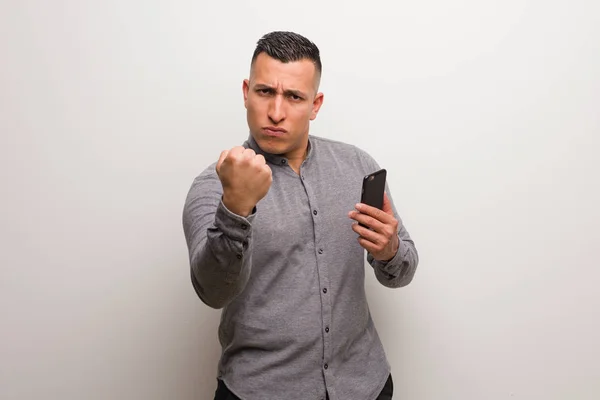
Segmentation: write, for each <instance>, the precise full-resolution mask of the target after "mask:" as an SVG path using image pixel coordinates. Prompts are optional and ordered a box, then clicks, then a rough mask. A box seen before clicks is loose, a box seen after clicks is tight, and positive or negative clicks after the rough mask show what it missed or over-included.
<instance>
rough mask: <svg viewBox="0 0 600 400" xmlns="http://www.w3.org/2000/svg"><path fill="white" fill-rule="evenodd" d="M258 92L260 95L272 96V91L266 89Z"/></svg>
mask: <svg viewBox="0 0 600 400" xmlns="http://www.w3.org/2000/svg"><path fill="white" fill-rule="evenodd" d="M256 91H257V92H258V94H261V95H269V94H271V89H264V88H263V89H257V90H256Z"/></svg>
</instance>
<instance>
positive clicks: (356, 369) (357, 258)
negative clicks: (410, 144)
mask: <svg viewBox="0 0 600 400" xmlns="http://www.w3.org/2000/svg"><path fill="white" fill-rule="evenodd" d="M244 146H245V147H246V148H248V147H250V148H252V149H254V150H255V151H256V152H257V153H260V154H263V155H264V156H265V158H266V160H267V162H268V163H269V166H270V167H271V169H272V171H273V183H272V185H271V188H270V189H269V192H268V193H267V195H266V196H265V197H264V198H263V199H262V200H261V201H260V202H259V203H258V204H257V206H256V208H255V210H254V212H253V213H252V214H251V215H250V216H248V217H247V218H243V217H241V216H238V215H235V214H233V213H232V212H230V211H229V210H227V209H226V207H225V206H224V204H223V203H222V201H221V197H222V194H223V189H222V186H221V182H220V181H219V178H218V176H217V174H216V172H215V164H212V165H211V166H209V167H208V168H207V169H206V170H205V171H204V172H203V173H201V174H200V175H199V176H198V177H197V178H196V179H195V180H194V182H193V184H192V187H191V189H190V192H189V194H188V197H187V200H186V204H185V207H184V212H183V227H184V232H185V236H186V240H187V245H188V248H189V255H190V264H191V279H192V283H193V286H194V289H195V290H196V292H197V294H198V296H199V297H200V299H202V301H203V302H204V303H206V304H207V305H208V306H211V307H214V308H223V311H222V316H221V323H220V327H219V333H218V335H219V340H220V342H221V345H222V348H223V352H222V356H221V359H220V361H219V366H218V377H219V378H220V379H222V380H223V381H224V382H225V384H226V385H227V386H228V388H229V389H230V390H231V391H232V392H233V393H235V394H236V395H237V396H238V397H240V398H241V399H243V400H269V399H273V400H281V399H286V400H307V399H324V398H325V396H326V392H328V393H329V397H330V398H331V399H332V400H362V399H365V400H371V399H375V398H376V397H377V395H378V394H379V392H380V391H381V390H382V388H383V386H384V384H385V382H386V379H387V378H388V375H389V373H390V366H389V363H388V361H387V359H386V356H385V353H384V349H383V346H382V344H381V342H380V339H379V336H378V334H377V331H376V329H375V326H374V325H373V321H372V319H371V315H370V312H369V307H368V304H367V298H366V294H365V284H364V279H365V262H364V261H365V252H364V249H363V248H362V247H361V246H360V245H359V243H358V241H357V235H356V233H355V232H354V231H352V229H351V225H352V223H353V220H351V219H350V218H349V217H348V212H349V211H351V210H353V209H354V206H355V204H356V203H357V202H359V201H360V194H361V185H362V180H363V177H364V176H365V175H367V174H368V173H371V172H374V171H376V170H378V169H379V165H378V164H377V163H376V162H375V160H373V158H371V157H370V156H369V155H368V154H367V153H365V152H364V151H362V150H360V149H359V148H357V147H355V146H352V145H348V144H344V143H340V142H336V141H332V140H328V139H324V138H319V137H315V136H310V137H309V151H308V154H307V157H306V159H305V161H304V162H303V163H302V166H301V168H300V174H297V173H295V172H294V171H293V170H292V168H291V167H290V166H289V165H288V163H287V160H286V159H285V158H284V157H281V156H277V155H272V154H266V153H265V152H263V151H262V150H261V149H260V148H259V147H258V146H257V144H256V142H255V141H254V140H253V139H252V137H251V136H250V137H249V139H248V140H247V141H246V142H245V143H244ZM386 190H388V189H386ZM387 193H388V196H390V193H389V191H388V192H387ZM390 200H391V196H390ZM392 203H393V200H392ZM394 213H395V214H396V215H395V216H396V218H397V219H398V221H400V228H399V232H398V235H399V238H400V248H399V250H398V252H397V254H396V256H395V257H394V258H393V259H392V260H390V261H388V262H379V261H376V260H374V259H373V257H372V256H371V255H370V254H367V260H368V262H369V264H370V265H371V266H372V267H373V270H374V272H375V276H376V277H377V280H378V281H379V282H381V284H383V285H384V286H387V287H391V288H393V287H401V286H404V285H407V284H408V283H409V282H410V281H411V279H412V278H413V275H414V273H415V269H416V267H417V263H418V255H417V251H416V249H415V246H414V243H413V241H412V240H411V238H410V236H409V234H408V232H407V231H406V229H405V228H404V226H403V225H402V222H401V219H400V217H399V216H398V215H397V212H396V208H395V207H394ZM393 314H394V316H396V315H397V314H396V313H393Z"/></svg>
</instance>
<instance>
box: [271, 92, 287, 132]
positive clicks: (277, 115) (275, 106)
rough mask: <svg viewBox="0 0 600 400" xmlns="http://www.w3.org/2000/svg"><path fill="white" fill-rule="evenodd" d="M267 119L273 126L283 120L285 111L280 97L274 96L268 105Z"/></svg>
mask: <svg viewBox="0 0 600 400" xmlns="http://www.w3.org/2000/svg"><path fill="white" fill-rule="evenodd" d="M268 115H269V119H270V120H271V122H272V123H273V124H275V125H277V124H279V123H280V122H282V121H283V120H284V119H285V110H284V104H283V98H282V96H274V97H273V99H272V100H271V102H270V104H269V112H268Z"/></svg>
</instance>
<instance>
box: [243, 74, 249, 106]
mask: <svg viewBox="0 0 600 400" xmlns="http://www.w3.org/2000/svg"><path fill="white" fill-rule="evenodd" d="M249 90H250V81H249V80H248V79H244V83H242V92H243V93H244V107H246V108H248V91H249Z"/></svg>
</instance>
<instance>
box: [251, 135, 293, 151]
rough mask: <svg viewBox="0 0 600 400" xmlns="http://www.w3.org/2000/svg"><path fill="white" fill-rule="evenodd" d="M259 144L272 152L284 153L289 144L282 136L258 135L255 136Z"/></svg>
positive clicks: (264, 149)
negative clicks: (286, 143) (284, 141)
mask: <svg viewBox="0 0 600 400" xmlns="http://www.w3.org/2000/svg"><path fill="white" fill-rule="evenodd" d="M255 140H256V142H257V143H258V146H259V147H260V148H261V149H263V151H266V152H267V153H270V154H284V153H286V152H287V146H286V145H285V143H283V141H282V140H281V139H280V138H274V137H270V136H264V135H257V136H256V137H255Z"/></svg>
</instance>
